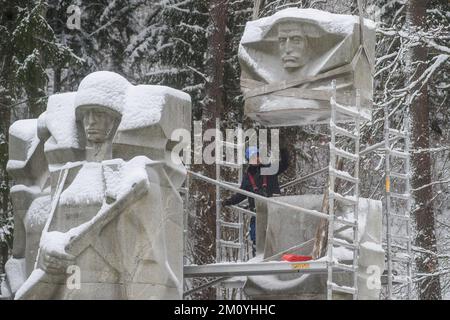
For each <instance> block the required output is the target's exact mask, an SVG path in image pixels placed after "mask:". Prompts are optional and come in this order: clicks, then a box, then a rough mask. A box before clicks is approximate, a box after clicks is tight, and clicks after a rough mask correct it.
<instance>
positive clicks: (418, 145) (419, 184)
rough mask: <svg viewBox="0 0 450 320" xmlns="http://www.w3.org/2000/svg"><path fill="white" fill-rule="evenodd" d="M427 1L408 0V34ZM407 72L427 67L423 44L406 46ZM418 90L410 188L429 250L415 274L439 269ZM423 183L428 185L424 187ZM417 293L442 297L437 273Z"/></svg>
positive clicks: (425, 104) (423, 103)
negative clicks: (412, 190) (407, 50)
mask: <svg viewBox="0 0 450 320" xmlns="http://www.w3.org/2000/svg"><path fill="white" fill-rule="evenodd" d="M428 3H429V1H428V0H410V1H408V2H407V17H406V19H407V20H406V21H407V28H408V29H409V32H410V34H411V35H414V34H416V32H417V30H418V29H419V28H423V27H425V23H426V9H427V5H428ZM409 50H410V51H409V57H408V59H407V63H408V75H409V79H410V80H409V81H410V83H412V82H414V81H416V80H417V79H418V78H419V77H420V76H421V75H422V74H423V73H424V71H425V70H426V68H427V64H426V61H427V57H428V50H427V48H426V47H425V46H422V45H415V46H413V47H411V48H410V49H409ZM417 90H420V91H419V92H418V93H419V95H417V96H416V97H415V98H414V100H413V101H412V102H411V105H410V114H411V144H412V148H413V150H416V151H417V150H425V151H422V152H420V153H418V152H413V153H412V157H411V163H412V179H411V184H412V188H413V189H417V188H421V189H419V190H416V191H414V192H413V196H414V201H415V206H414V207H415V208H416V209H415V211H414V213H413V216H415V219H416V227H417V237H416V245H417V246H418V247H420V248H423V249H425V250H427V251H428V253H421V254H420V255H419V256H417V258H416V264H417V271H418V273H422V274H423V273H425V274H433V273H435V272H437V270H438V260H437V257H436V254H435V253H436V252H437V247H436V234H435V221H434V210H433V203H432V202H431V199H432V198H433V190H432V187H431V186H429V185H430V183H431V181H432V172H431V167H432V166H431V165H432V163H431V156H430V153H429V151H428V149H429V147H430V131H429V127H430V124H429V113H430V106H429V101H428V89H427V86H426V85H424V86H423V87H422V88H421V89H420V84H419V85H418V86H417V87H415V88H414V89H413V90H412V91H413V92H415V91H417ZM423 186H427V187H425V188H423ZM419 296H420V299H422V300H429V299H441V298H442V297H441V286H440V281H439V276H427V277H426V278H425V280H424V281H422V282H420V283H419Z"/></svg>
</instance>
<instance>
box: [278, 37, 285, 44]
mask: <svg viewBox="0 0 450 320" xmlns="http://www.w3.org/2000/svg"><path fill="white" fill-rule="evenodd" d="M278 41H279V42H280V43H286V41H287V38H285V37H281V38H278Z"/></svg>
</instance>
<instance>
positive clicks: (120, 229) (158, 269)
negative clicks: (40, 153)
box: [15, 72, 190, 299]
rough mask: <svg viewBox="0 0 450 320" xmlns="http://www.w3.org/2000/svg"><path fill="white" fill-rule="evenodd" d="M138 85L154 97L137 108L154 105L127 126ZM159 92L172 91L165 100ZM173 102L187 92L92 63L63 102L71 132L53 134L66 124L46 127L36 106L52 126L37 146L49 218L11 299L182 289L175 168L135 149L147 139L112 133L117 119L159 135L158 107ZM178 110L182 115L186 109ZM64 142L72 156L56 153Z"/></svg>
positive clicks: (166, 293) (126, 295)
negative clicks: (41, 148)
mask: <svg viewBox="0 0 450 320" xmlns="http://www.w3.org/2000/svg"><path fill="white" fill-rule="evenodd" d="M142 92H144V93H146V94H147V95H150V96H152V97H153V98H154V100H155V101H156V102H157V103H155V105H151V104H150V105H148V104H149V102H148V101H146V102H145V101H142V103H147V108H146V109H152V108H153V109H156V110H149V111H148V112H149V113H151V114H150V116H149V117H148V119H151V121H150V122H146V123H144V122H143V121H142V119H144V120H145V113H143V112H140V115H141V119H140V122H139V123H138V125H136V124H134V126H133V123H132V121H131V120H132V119H131V118H130V114H133V113H136V111H133V110H130V108H133V107H132V105H133V104H132V101H134V100H138V101H141V100H142V99H140V98H141V97H139V96H137V97H136V95H138V94H139V93H142ZM155 92H159V94H160V96H159V97H158V96H157V94H155ZM155 95H156V96H157V97H156V98H155ZM167 97H169V98H170V97H171V98H170V99H172V104H171V105H170V106H167V102H168V101H170V99H169V98H167ZM130 101H131V102H130ZM164 104H166V106H164ZM130 106H131V107H130ZM177 107H180V108H182V109H188V108H189V107H190V99H189V97H188V96H187V95H185V94H183V93H178V92H176V90H173V89H170V88H164V87H158V88H153V87H152V86H132V85H131V84H130V83H129V82H128V81H127V80H126V79H124V78H123V77H121V76H119V75H117V74H114V73H110V72H96V73H93V74H90V75H88V76H87V77H86V78H85V79H84V80H83V81H82V82H81V84H80V86H79V88H78V91H77V93H76V95H75V96H74V104H73V107H72V109H70V108H68V112H69V111H70V110H71V112H72V113H73V116H72V118H71V119H72V120H73V121H74V124H73V125H71V124H70V123H69V124H67V127H71V128H72V129H70V130H72V131H71V132H69V133H67V132H66V133H65V134H62V133H61V131H62V130H68V129H67V128H55V127H54V126H53V127H52V125H51V124H52V122H51V119H50V118H51V117H52V116H51V114H52V113H51V112H49V113H48V114H47V115H46V118H47V119H46V122H47V128H48V129H49V131H52V132H48V136H47V137H45V138H46V139H48V140H47V143H50V142H51V143H54V145H53V146H51V147H48V145H46V146H47V147H48V148H47V150H46V151H47V152H48V153H49V154H50V156H49V155H48V154H46V155H47V159H49V168H50V170H49V171H50V179H49V180H50V181H51V204H50V205H49V206H48V205H47V210H48V215H49V218H48V220H47V222H46V225H45V228H44V230H43V232H42V236H41V239H40V245H39V254H38V255H37V261H36V266H35V268H34V270H33V272H32V273H31V275H30V276H29V277H28V279H27V280H26V281H25V283H24V284H23V285H21V286H20V288H19V290H17V293H16V295H15V298H16V299H178V298H181V297H182V254H183V251H182V239H183V237H182V212H183V210H182V201H181V198H180V197H179V194H178V191H177V186H179V184H180V181H182V178H181V177H182V175H183V170H182V168H178V169H177V168H174V166H173V165H170V164H169V166H168V165H167V162H166V161H163V160H161V159H157V161H154V160H150V159H149V158H148V156H150V155H151V152H150V151H149V152H144V151H142V150H147V149H148V150H150V149H149V148H146V147H145V146H142V147H140V149H139V151H136V146H130V144H131V142H127V143H123V141H124V140H126V139H125V138H122V140H120V139H118V138H117V136H118V135H119V133H118V128H119V127H120V126H122V127H123V131H122V134H125V136H126V134H128V135H129V134H130V132H132V133H134V132H136V130H140V129H139V128H140V127H139V126H141V127H143V128H144V130H147V131H148V129H145V128H149V127H150V128H151V127H153V128H162V129H165V130H166V131H164V130H163V131H161V130H160V129H157V130H155V129H152V130H153V131H152V130H150V132H152V134H153V135H154V137H155V139H157V140H161V141H163V140H164V139H163V138H164V136H165V134H167V133H169V134H170V130H169V129H168V127H167V125H164V121H165V120H164V119H165V118H166V117H167V115H165V113H167V112H168V110H170V109H171V108H177ZM127 108H128V109H127ZM47 111H50V109H48V110H47ZM156 111H158V112H159V118H158V117H155V112H156ZM184 113H185V115H186V117H184V118H181V120H180V121H181V122H183V123H184V122H186V120H187V118H188V116H189V115H190V109H189V110H188V111H187V112H186V111H185V112H184ZM156 114H158V113H156ZM182 114H183V113H182ZM174 118H175V119H176V117H174ZM124 119H125V121H126V123H123V120H124ZM173 122H174V125H176V124H177V121H173ZM161 123H162V124H161ZM156 125H157V126H158V127H155V126H156ZM70 130H69V131H70ZM133 130H135V131H133ZM41 131H42V130H41ZM155 132H156V133H155ZM158 132H165V133H164V134H162V133H158ZM157 133H158V134H157ZM42 135H43V136H45V134H42ZM49 136H51V138H49ZM61 137H65V138H64V139H62V138H61ZM128 138H129V137H128ZM71 139H72V140H73V141H72V142H70V143H66V142H67V141H69V140H71ZM118 140H119V141H122V144H119V143H118V142H117V141H118ZM136 140H139V139H136ZM61 141H65V142H64V143H61ZM74 141H75V142H76V143H73V142H74ZM58 144H59V145H58ZM135 144H136V145H139V144H138V143H135ZM162 146H163V147H164V148H165V147H166V144H162ZM69 149H70V150H75V151H73V152H71V153H70V155H71V156H69V158H70V157H71V158H72V160H73V162H71V161H66V160H67V159H66V158H65V157H67V154H68V151H67V150H69ZM55 150H60V153H59V154H58V153H55ZM80 150H81V151H80ZM141 152H142V153H141ZM153 152H154V151H153ZM160 153H161V152H160ZM136 154H137V156H136ZM161 154H164V152H162V153H161ZM80 155H83V158H84V159H80ZM114 155H122V157H123V158H125V157H127V156H128V157H129V159H127V160H124V159H123V158H122V159H121V158H115V157H114ZM133 155H134V156H133ZM174 171H176V173H174Z"/></svg>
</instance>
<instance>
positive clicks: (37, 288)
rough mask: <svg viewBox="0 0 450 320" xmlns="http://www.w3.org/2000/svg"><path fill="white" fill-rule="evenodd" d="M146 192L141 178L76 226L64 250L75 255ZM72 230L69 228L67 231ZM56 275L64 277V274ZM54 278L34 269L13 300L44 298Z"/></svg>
mask: <svg viewBox="0 0 450 320" xmlns="http://www.w3.org/2000/svg"><path fill="white" fill-rule="evenodd" d="M147 192H148V185H147V180H145V179H142V180H140V181H139V182H136V183H135V184H133V186H132V188H131V190H129V191H128V192H127V193H125V194H124V195H123V196H121V197H119V198H118V199H116V200H115V201H114V202H113V203H112V204H111V205H110V206H108V207H105V208H104V209H103V208H102V209H100V211H99V212H98V213H97V215H96V216H95V217H94V218H92V220H90V221H88V222H87V223H85V224H83V225H81V226H79V227H77V228H76V229H77V231H78V232H77V233H76V234H74V235H73V236H71V238H70V241H69V243H68V245H67V246H66V252H68V253H70V254H72V255H74V256H77V255H78V254H79V253H81V252H82V251H83V250H84V249H85V248H86V247H87V246H89V243H90V241H91V239H92V236H96V235H97V234H98V233H99V232H100V230H101V229H102V228H103V227H104V226H106V225H107V224H108V223H109V222H111V221H113V220H114V219H115V218H117V217H118V216H119V215H120V214H121V213H122V212H124V210H125V209H126V208H127V207H128V206H129V205H131V204H132V203H134V202H136V201H137V200H139V199H141V198H142V197H143V196H144V195H145V194H147ZM72 230H73V229H71V230H69V231H68V233H70V232H71V231H72ZM57 277H64V278H65V277H66V275H62V276H57ZM54 279H55V276H52V275H49V274H47V273H45V272H44V271H43V270H41V269H35V270H34V271H33V273H32V274H31V275H30V277H29V278H28V279H27V280H26V281H25V283H24V284H23V285H22V287H21V288H20V289H19V290H18V291H17V293H16V296H15V300H34V299H37V297H39V299H46V298H45V297H43V292H47V294H48V296H49V297H50V296H51V294H52V292H51V290H48V284H51V283H52V282H53V280H54ZM59 280H60V278H59Z"/></svg>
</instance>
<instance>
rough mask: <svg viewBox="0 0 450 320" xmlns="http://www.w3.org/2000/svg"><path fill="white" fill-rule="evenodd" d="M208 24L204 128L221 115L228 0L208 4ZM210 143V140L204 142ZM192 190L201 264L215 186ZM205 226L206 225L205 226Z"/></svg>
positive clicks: (208, 170)
mask: <svg viewBox="0 0 450 320" xmlns="http://www.w3.org/2000/svg"><path fill="white" fill-rule="evenodd" d="M209 8H210V9H209V21H210V22H209V28H208V33H209V36H208V52H207V62H206V74H207V79H208V81H207V83H206V92H205V99H204V100H203V108H202V122H203V123H202V127H203V130H208V129H214V128H215V127H216V118H220V116H221V114H222V113H223V96H224V93H223V90H224V86H223V78H224V64H225V61H224V58H225V49H226V41H225V35H226V25H227V11H228V0H211V1H210V7H209ZM206 144H209V142H206ZM193 169H194V170H195V171H199V172H202V173H203V174H205V175H206V176H208V177H211V178H217V177H216V172H215V165H214V164H212V165H206V164H203V165H196V166H194V167H193ZM192 190H195V191H197V192H198V193H199V194H201V195H202V196H201V202H199V203H198V214H197V216H198V219H200V220H201V225H202V228H198V227H196V228H195V230H196V232H197V234H196V238H197V239H198V241H197V245H198V246H199V250H197V254H196V257H195V260H196V263H198V264H204V263H211V262H213V261H212V260H213V257H214V256H215V255H216V214H218V213H216V187H215V186H214V185H211V184H205V183H204V182H198V181H196V182H195V183H194V184H193V185H192ZM204 228H206V229H204ZM201 298H203V299H204V298H213V299H215V296H214V290H212V288H210V289H209V290H208V291H206V292H204V295H203V296H202V297H201Z"/></svg>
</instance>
